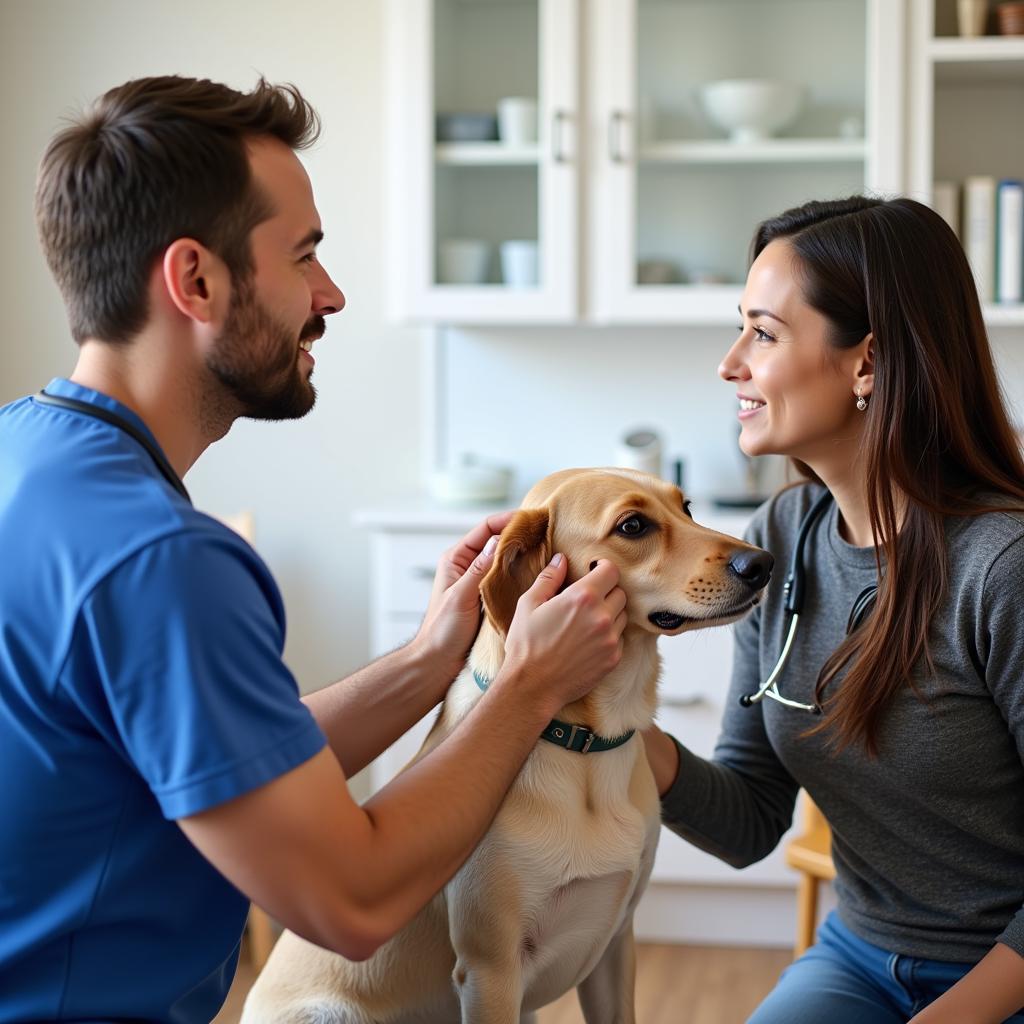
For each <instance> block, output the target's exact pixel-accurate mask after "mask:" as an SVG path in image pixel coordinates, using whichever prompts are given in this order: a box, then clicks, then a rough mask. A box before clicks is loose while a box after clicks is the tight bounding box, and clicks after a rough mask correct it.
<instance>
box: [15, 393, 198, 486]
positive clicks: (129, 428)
mask: <svg viewBox="0 0 1024 1024" xmlns="http://www.w3.org/2000/svg"><path fill="white" fill-rule="evenodd" d="M32 397H33V400H34V401H36V402H39V403H40V404H41V405H52V406H54V407H55V408H57V409H70V410H71V411H72V412H80V413H82V414H83V415H85V416H92V417H93V418H94V419H97V420H103V422H104V423H109V424H110V425H111V426H113V427H117V429H118V430H123V431H124V433H126V434H127V435H128V436H129V437H130V438H132V440H133V441H138V443H139V444H140V445H142V448H143V450H144V451H145V452H146V454H147V455H148V456H149V457H150V458H151V459H152V460H153V462H154V463H155V464H156V468H157V469H158V470H159V471H160V475H161V476H162V477H163V478H164V479H165V480H166V481H167V482H168V483H169V484H170V485H171V486H172V487H173V488H174V489H175V490H176V491H177V492H178V494H180V495H181V496H182V497H183V498H184V499H185V500H186V501H187V502H188V503H189V504H190V505H191V504H192V499H191V498H190V497H189V494H188V491H187V490H185V485H184V484H183V483H182V482H181V477H180V476H178V474H177V473H175V472H174V467H173V466H172V465H171V464H170V463H169V462H168V461H167V457H166V456H165V455H164V453H163V452H162V451H160V449H159V448H157V446H156V445H155V444H154V443H153V442H152V441H151V440H150V439H149V438H148V437H146V435H145V434H144V433H143V432H142V431H141V430H139V429H138V427H136V426H135V424H134V423H131V422H129V421H128V420H126V419H125V418H124V417H123V416H119V415H118V414H117V413H116V412H111V411H110V410H109V409H106V408H104V407H103V406H102V405H93V404H92V403H91V402H80V401H79V400H78V399H77V398H64V397H63V396H62V395H51V394H50V393H49V392H48V391H46V390H45V389H44V390H42V391H40V392H39V394H37V395H33V396H32Z"/></svg>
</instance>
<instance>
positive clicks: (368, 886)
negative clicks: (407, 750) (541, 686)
mask: <svg viewBox="0 0 1024 1024" xmlns="http://www.w3.org/2000/svg"><path fill="white" fill-rule="evenodd" d="M506 682H507V683H508V684H510V685H508V686H507V687H506V688H505V692H504V693H501V692H488V693H487V694H485V695H484V696H483V697H482V698H481V699H480V701H479V703H478V705H477V706H476V707H475V708H474V709H473V710H472V711H471V712H470V713H469V715H468V716H467V717H466V719H465V720H464V721H462V722H461V723H460V724H459V725H458V727H457V728H456V729H455V730H454V731H453V732H452V733H451V735H450V736H448V738H447V739H446V740H445V742H444V743H442V744H440V745H439V746H438V747H435V748H434V750H432V751H431V752H430V753H429V754H427V755H426V756H425V757H424V758H423V759H422V760H420V761H419V762H417V763H416V764H415V765H413V766H412V767H411V768H408V769H407V770H406V771H404V772H403V773H402V774H401V775H399V776H398V777H397V778H395V779H394V780H392V781H391V782H390V783H389V784H388V785H387V786H385V787H384V788H383V789H382V790H380V791H379V792H378V793H377V794H375V795H374V796H373V797H372V798H371V799H370V800H369V801H367V803H366V804H364V805H363V811H364V812H365V813H366V815H367V819H368V822H369V825H370V831H369V833H368V834H367V835H366V836H365V837H363V843H362V844H360V845H361V848H362V851H363V855H364V858H365V859H364V863H363V866H362V870H360V872H359V879H360V884H359V891H360V893H361V894H362V898H363V899H364V900H365V906H366V908H367V912H368V913H372V916H373V917H374V918H375V919H376V920H378V921H380V922H383V923H384V924H385V931H386V933H388V934H390V933H391V932H392V931H393V930H397V928H399V927H401V926H403V925H404V924H405V923H406V922H407V921H408V920H409V919H410V918H411V917H412V915H413V914H414V913H415V912H416V911H417V910H418V909H419V908H420V907H421V906H422V905H423V904H424V903H425V902H426V901H427V900H428V899H429V898H430V896H431V895H432V894H433V893H435V892H437V891H438V889H440V888H441V887H442V886H443V885H444V884H445V883H446V882H447V881H448V880H449V879H450V878H451V877H452V875H454V873H455V872H456V871H457V870H458V868H459V867H460V865H461V864H462V863H463V861H464V860H465V859H466V857H467V856H468V854H469V853H470V852H471V851H472V850H473V849H474V848H475V847H476V845H477V844H478V843H479V841H480V839H481V838H482V837H483V835H484V833H485V831H486V830H487V828H488V827H489V825H490V823H491V821H492V819H493V817H494V814H495V813H496V812H497V810H498V807H499V805H500V803H501V800H502V799H503V797H504V795H505V793H506V792H507V790H508V788H509V787H510V786H511V785H512V783H513V781H514V780H515V777H516V775H517V774H518V773H519V770H520V768H521V766H522V763H523V761H524V760H525V758H526V757H527V755H528V754H529V752H530V751H531V750H532V749H533V748H534V747H535V746H536V744H537V742H538V741H539V737H540V733H541V730H542V729H543V728H544V726H545V725H546V724H547V722H548V721H549V720H550V717H551V715H553V714H554V713H555V711H556V710H557V708H546V709H542V705H541V702H540V701H538V700H537V699H534V700H532V701H531V700H526V699H524V694H523V693H521V692H517V689H518V687H517V685H516V681H515V680H513V679H508V680H506ZM492 690H494V691H499V690H500V688H499V686H498V683H497V681H496V683H495V685H494V686H492ZM440 806H443V809H444V813H443V815H441V814H439V810H438V808H439V807H440ZM440 821H443V823H444V825H443V828H442V829H440V830H439V829H438V827H437V826H438V823H439V822H440ZM350 846H353V847H354V846H356V844H354V843H351V842H350Z"/></svg>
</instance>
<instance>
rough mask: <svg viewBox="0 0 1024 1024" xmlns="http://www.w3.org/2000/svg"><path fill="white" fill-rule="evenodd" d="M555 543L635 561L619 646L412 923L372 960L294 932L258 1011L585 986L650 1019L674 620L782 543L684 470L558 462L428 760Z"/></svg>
mask: <svg viewBox="0 0 1024 1024" xmlns="http://www.w3.org/2000/svg"><path fill="white" fill-rule="evenodd" d="M555 551H561V552H563V553H564V554H565V555H566V556H567V558H568V561H569V582H571V581H574V580H576V579H578V578H579V577H580V576H582V575H583V574H584V573H586V572H588V571H589V570H590V568H591V566H592V565H593V563H594V562H596V561H597V560H598V559H602V558H607V559H609V560H611V561H612V562H614V563H615V565H616V566H617V567H618V568H619V572H620V580H619V585H620V586H621V587H622V589H623V590H624V591H625V594H626V597H627V604H626V612H627V616H628V624H627V626H626V630H625V633H624V636H623V640H624V652H623V657H622V660H621V662H620V663H619V665H618V666H617V667H616V668H615V670H614V671H612V672H611V673H610V674H609V675H608V676H606V677H605V679H604V680H602V682H601V683H600V684H599V685H598V686H597V687H596V688H595V689H594V690H593V691H591V693H589V694H588V695H587V696H586V697H584V698H583V699H582V700H580V701H578V702H576V703H575V704H571V705H569V706H568V707H565V708H563V709H562V711H561V713H560V714H559V716H558V718H557V719H556V720H555V721H553V722H552V723H551V725H549V726H548V728H547V729H546V730H545V732H544V734H543V736H542V737H541V738H539V739H538V742H537V746H536V748H535V749H534V750H533V752H532V753H531V754H530V756H529V758H528V759H527V761H526V764H525V765H524V766H523V769H522V771H521V772H520V773H519V775H518V777H517V779H516V781H515V783H514V784H513V786H512V788H511V790H510V791H509V793H508V795H507V797H506V799H505V801H504V803H503V804H502V807H501V809H500V810H499V812H498V815H497V817H496V818H495V820H494V822H493V824H492V826H491V828H490V830H489V832H488V833H487V835H486V836H485V837H484V839H483V841H482V842H481V843H480V845H479V846H478V847H477V849H476V850H475V851H474V853H473V854H472V855H471V856H470V858H469V859H468V860H467V861H466V863H465V864H464V865H463V866H462V868H461V869H460V870H459V872H458V873H457V874H456V875H455V877H454V878H453V879H452V880H451V882H449V883H448V885H447V886H446V887H445V888H444V889H443V890H442V891H441V892H440V893H439V894H438V895H437V896H436V897H435V898H434V899H433V901H432V902H431V903H429V904H428V905H427V906H426V907H425V908H424V909H423V911H421V913H420V914H419V915H418V916H417V917H416V918H415V919H414V920H413V921H412V922H410V924H409V925H408V926H406V927H405V928H404V929H403V930H402V931H401V932H399V933H398V934H397V935H396V936H394V938H392V939H391V940H390V941H389V942H387V943H385V944H384V945H383V946H382V947H381V948H380V949H379V950H378V951H377V952H376V953H375V954H374V955H373V956H372V957H370V958H369V959H368V960H366V961H364V962H360V963H352V962H349V961H347V960H345V959H344V958H343V957H341V956H338V955H337V954H335V953H330V952H327V951H325V950H323V949H320V948H318V947H316V946H314V945H312V944H310V943H308V942H306V941H304V940H303V939H300V938H298V937H297V936H295V935H293V934H291V933H288V932H286V933H285V934H284V935H283V936H282V937H281V939H280V941H279V942H278V943H277V946H276V948H275V950H274V952H273V954H272V956H271V958H270V960H269V961H268V963H267V966H266V968H265V969H264V971H263V973H262V974H261V976H260V977H259V978H258V980H257V981H256V984H255V986H254V987H253V989H252V992H251V993H250V995H249V999H248V1001H247V1002H246V1005H245V1011H244V1013H243V1016H242V1021H243V1024H270V1022H275V1024H300V1022H301V1024H377V1022H380V1024H383V1022H388V1024H453V1022H456V1021H459V1020H461V1021H462V1022H463V1024H519V1022H520V1021H529V1020H531V1019H532V1016H531V1015H532V1011H533V1010H535V1009H537V1008H538V1007H541V1006H544V1005H545V1004H547V1003H550V1002H552V1001H553V1000H555V999H557V998H558V997H559V996H561V995H562V994H563V993H565V992H567V991H568V990H569V989H571V988H573V987H575V988H576V989H577V990H578V994H579V999H580V1003H581V1005H582V1007H583V1014H584V1017H585V1018H586V1020H587V1022H588V1024H604V1022H609V1024H610V1022H613V1021H614V1022H629V1021H633V1020H634V1011H633V975H634V954H633V931H632V917H633V910H634V908H635V906H636V904H637V901H638V900H639V898H640V895H641V894H642V892H643V889H644V886H645V885H646V883H647V879H648V877H649V875H650V871H651V865H652V863H653V861H654V851H655V847H656V845H657V840H658V831H659V826H660V822H659V806H658V795H657V792H656V791H655V786H654V779H653V776H652V775H651V771H650V768H649V767H648V763H647V759H646V756H645V753H644V744H643V739H642V737H641V736H640V735H638V734H637V731H638V730H641V729H643V728H644V727H645V726H648V725H650V723H651V721H652V720H653V717H654V712H655V708H656V704H657V684H658V672H659V657H658V650H657V641H658V637H660V636H664V635H675V634H678V633H682V632H684V631H686V630H690V629H698V628H700V627H703V626H713V625H719V624H721V623H725V622H732V621H733V620H735V619H737V618H739V617H740V616H742V615H743V614H744V613H745V612H747V611H748V610H749V609H750V608H751V607H752V606H753V605H754V604H756V603H757V600H758V596H759V594H760V592H761V590H762V589H763V587H764V586H765V584H766V583H767V582H768V578H769V575H770V572H771V568H772V559H771V556H770V555H769V554H767V553H766V552H764V551H760V550H759V549H757V548H753V547H751V546H750V545H747V544H744V543H742V542H740V541H737V540H735V539H733V538H732V537H726V536H724V535H722V534H719V533H714V532H713V531H711V530H708V529H705V528H704V527H702V526H699V525H698V524H697V523H695V522H694V521H693V520H692V519H691V518H690V515H689V512H688V503H687V502H686V501H685V500H684V498H683V495H682V493H681V492H680V491H679V489H678V488H676V487H673V486H671V485H669V484H666V483H665V482H664V481H662V480H659V479H657V478H656V477H653V476H648V475H647V474H644V473H637V472H633V471H632V470H619V469H571V470H565V471H563V472H560V473H555V474H553V475H552V476H549V477H546V478H545V479H544V480H542V481H541V482H540V483H539V484H537V486H536V487H534V488H533V490H531V491H530V493H529V494H528V495H527V496H526V499H525V500H524V502H523V505H522V508H521V509H520V510H519V511H518V512H517V513H516V515H515V516H514V518H513V519H512V521H511V522H510V523H509V525H508V526H507V527H506V528H505V530H504V531H503V532H502V535H501V541H500V543H499V545H498V549H497V551H496V554H495V560H494V564H493V566H492V568H491V570H490V572H489V573H488V574H487V576H486V578H485V579H484V581H483V584H482V586H481V592H482V596H483V605H484V610H485V612H486V615H485V617H484V621H483V624H482V625H481V628H480V633H479V635H478V637H477V640H476V642H475V644H474V646H473V648H472V650H471V652H470V656H469V660H468V662H467V664H466V667H465V668H464V669H463V671H462V673H461V674H460V675H459V676H458V678H457V679H456V680H455V681H454V682H453V683H452V685H451V687H450V688H449V690H448V694H447V697H446V698H445V701H444V703H443V705H442V707H441V711H440V714H439V715H438V718H437V721H436V723H435V725H434V727H433V730H432V732H431V733H430V735H429V736H428V737H427V739H426V741H425V742H424V744H423V748H422V749H421V751H420V752H419V754H418V755H417V759H418V758H421V757H424V756H426V755H427V754H428V753H429V752H430V751H431V750H432V749H433V748H434V747H436V746H437V745H438V744H439V743H442V742H443V741H444V739H445V737H446V736H448V735H449V734H450V733H451V732H452V730H453V729H455V728H457V727H458V724H459V722H460V720H461V719H462V718H463V717H464V716H465V715H466V714H467V713H468V711H469V710H470V709H471V708H472V706H473V704H474V702H475V701H476V700H478V699H479V698H480V694H481V693H482V692H483V690H484V689H486V687H487V685H488V683H489V681H490V680H491V679H493V678H494V677H495V675H496V674H497V672H498V670H499V669H500V668H501V664H502V660H503V657H504V637H505V635H506V633H507V630H508V627H509V624H510V623H511V621H512V616H513V614H514V612H515V609H516V602H517V601H518V599H519V597H520V596H521V595H522V593H523V592H524V591H525V590H526V589H527V588H528V587H529V586H530V585H531V584H532V583H533V581H534V579H535V578H536V576H537V574H538V573H539V572H540V570H541V569H542V568H543V567H544V566H545V565H546V564H547V562H548V561H549V559H550V558H551V556H552V555H553V554H554V552H555ZM565 670H566V671H567V672H571V671H572V665H566V666H565ZM466 784H467V785H472V773H471V772H467V778H466ZM457 796H458V794H453V798H457Z"/></svg>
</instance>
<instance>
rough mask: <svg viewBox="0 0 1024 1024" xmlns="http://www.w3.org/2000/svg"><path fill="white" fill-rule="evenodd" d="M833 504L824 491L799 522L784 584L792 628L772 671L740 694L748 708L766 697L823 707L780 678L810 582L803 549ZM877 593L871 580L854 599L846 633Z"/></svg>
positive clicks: (817, 709)
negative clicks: (795, 696) (784, 686)
mask: <svg viewBox="0 0 1024 1024" xmlns="http://www.w3.org/2000/svg"><path fill="white" fill-rule="evenodd" d="M831 503H832V494H831V493H830V492H829V491H825V493H824V494H822V495H821V497H819V498H818V500H817V501H815V503H814V504H813V505H812V506H811V507H810V509H808V511H807V513H806V515H805V516H804V518H803V519H802V520H801V522H800V527H799V529H798V530H797V536H796V545H795V546H794V548H793V557H792V558H791V559H790V562H789V571H788V573H787V574H786V582H785V584H784V585H783V594H784V595H785V604H784V606H783V607H784V608H785V611H786V614H787V615H788V616H789V624H788V625H789V628H788V629H787V631H786V640H785V643H784V644H783V645H782V653H781V654H780V655H779V657H778V660H777V661H776V662H775V667H774V668H773V669H772V671H771V672H770V673H769V675H768V678H767V679H766V680H765V681H764V682H763V683H762V684H761V686H760V687H759V688H758V689H757V691H756V692H755V693H745V694H743V695H742V696H741V697H740V705H741V706H742V707H745V708H749V707H751V706H753V705H754V704H759V703H760V702H761V701H763V700H764V699H765V698H766V697H770V698H771V699H772V700H774V701H776V702H778V703H779V704H784V705H785V706H786V707H790V708H797V709H798V710H800V711H810V712H812V713H813V714H816V715H820V714H821V707H820V706H819V705H818V704H817V703H814V704H804V703H803V702H802V701H798V700H791V699H790V698H789V697H784V696H783V695H782V694H781V693H780V692H779V687H778V682H777V680H778V678H779V675H780V674H781V672H782V669H783V668H784V667H785V664H786V661H787V660H788V658H789V652H790V649H791V648H792V646H793V638H794V637H795V636H796V628H797V625H798V623H799V622H800V616H801V614H802V613H803V607H804V586H805V583H806V581H807V576H806V572H805V570H804V548H805V547H806V546H807V538H808V536H809V535H810V532H811V530H812V529H814V526H815V524H816V523H817V522H818V520H819V519H820V518H821V515H822V513H823V512H824V511H825V509H826V508H828V506H829V505H830V504H831ZM877 593H878V584H877V583H872V584H870V585H868V586H867V587H865V588H864V589H863V590H862V591H861V592H860V593H859V594H858V595H857V597H856V599H855V600H854V602H853V607H852V608H851V609H850V618H849V620H848V621H847V623H846V632H847V635H849V634H850V633H852V632H853V631H854V630H855V629H856V628H857V627H858V626H859V625H860V624H861V622H863V621H864V618H865V617H866V616H867V614H868V613H869V612H870V611H871V608H872V607H873V606H874V603H875V597H876V595H877Z"/></svg>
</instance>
